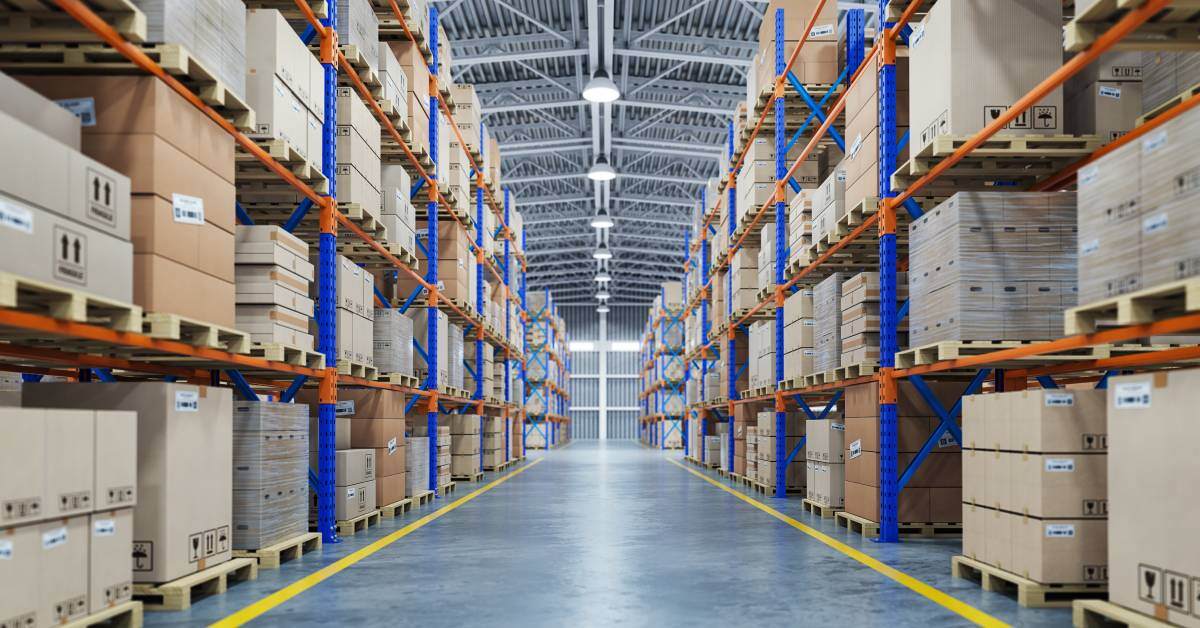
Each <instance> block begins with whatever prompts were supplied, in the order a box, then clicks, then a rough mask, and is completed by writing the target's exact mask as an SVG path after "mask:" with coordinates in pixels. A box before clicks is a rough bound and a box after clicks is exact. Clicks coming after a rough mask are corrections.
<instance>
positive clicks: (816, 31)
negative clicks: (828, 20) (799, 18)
mask: <svg viewBox="0 0 1200 628" xmlns="http://www.w3.org/2000/svg"><path fill="white" fill-rule="evenodd" d="M833 28H834V27H833V24H822V25H820V26H814V27H813V29H812V30H811V31H809V32H808V36H809V37H828V36H829V35H832V34H833Z"/></svg>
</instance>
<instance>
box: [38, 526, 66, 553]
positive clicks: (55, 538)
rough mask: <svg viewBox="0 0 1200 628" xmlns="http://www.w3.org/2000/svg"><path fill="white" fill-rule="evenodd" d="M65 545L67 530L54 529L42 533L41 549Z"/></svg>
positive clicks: (64, 528) (63, 528)
mask: <svg viewBox="0 0 1200 628" xmlns="http://www.w3.org/2000/svg"><path fill="white" fill-rule="evenodd" d="M66 543H67V528H66V527H62V528H55V529H53V530H51V531H49V532H43V533H42V549H53V548H55V547H58V546H59V545H65V544H66Z"/></svg>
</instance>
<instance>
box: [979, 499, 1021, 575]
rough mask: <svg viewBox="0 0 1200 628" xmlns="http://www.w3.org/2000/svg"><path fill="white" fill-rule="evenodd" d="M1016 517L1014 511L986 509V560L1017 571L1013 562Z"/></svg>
mask: <svg viewBox="0 0 1200 628" xmlns="http://www.w3.org/2000/svg"><path fill="white" fill-rule="evenodd" d="M1016 518H1017V517H1016V516H1015V515H1013V514H1012V513H1007V512H1002V511H999V510H994V509H988V510H985V511H984V515H983V519H984V525H983V531H984V539H985V540H984V547H983V555H984V558H983V561H984V562H986V563H987V564H989V565H994V566H996V567H999V568H1001V569H1004V570H1007V571H1012V572H1015V571H1016V567H1015V565H1014V563H1013V521H1014V520H1015V519H1016Z"/></svg>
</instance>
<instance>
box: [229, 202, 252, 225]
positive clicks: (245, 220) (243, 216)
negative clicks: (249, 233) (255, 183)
mask: <svg viewBox="0 0 1200 628" xmlns="http://www.w3.org/2000/svg"><path fill="white" fill-rule="evenodd" d="M233 211H234V214H235V215H236V216H237V221H238V222H240V223H242V224H243V225H252V224H254V219H253V218H251V217H250V213H249V212H247V211H246V208H245V207H242V204H241V203H239V202H237V201H234V202H233Z"/></svg>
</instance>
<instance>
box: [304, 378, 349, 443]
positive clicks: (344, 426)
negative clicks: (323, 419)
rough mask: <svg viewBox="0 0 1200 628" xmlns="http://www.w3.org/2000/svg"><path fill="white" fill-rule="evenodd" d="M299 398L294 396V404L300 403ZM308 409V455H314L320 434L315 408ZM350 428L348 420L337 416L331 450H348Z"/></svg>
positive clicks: (339, 393)
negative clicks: (309, 411)
mask: <svg viewBox="0 0 1200 628" xmlns="http://www.w3.org/2000/svg"><path fill="white" fill-rule="evenodd" d="M313 392H316V391H313ZM342 392H344V391H338V395H339V396H340V395H341V393H342ZM299 396H300V395H299V394H297V395H296V397H297V399H296V403H300V399H299ZM310 407H311V414H310V415H309V418H308V449H309V452H310V453H315V452H316V451H317V441H318V440H319V439H318V436H319V434H320V430H319V428H318V420H319V419H318V417H317V408H316V406H310ZM352 427H353V426H352V425H351V420H350V419H349V418H346V417H341V416H339V417H336V418H335V419H334V439H333V442H334V445H333V448H334V449H335V450H339V449H350V432H351V429H352Z"/></svg>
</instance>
